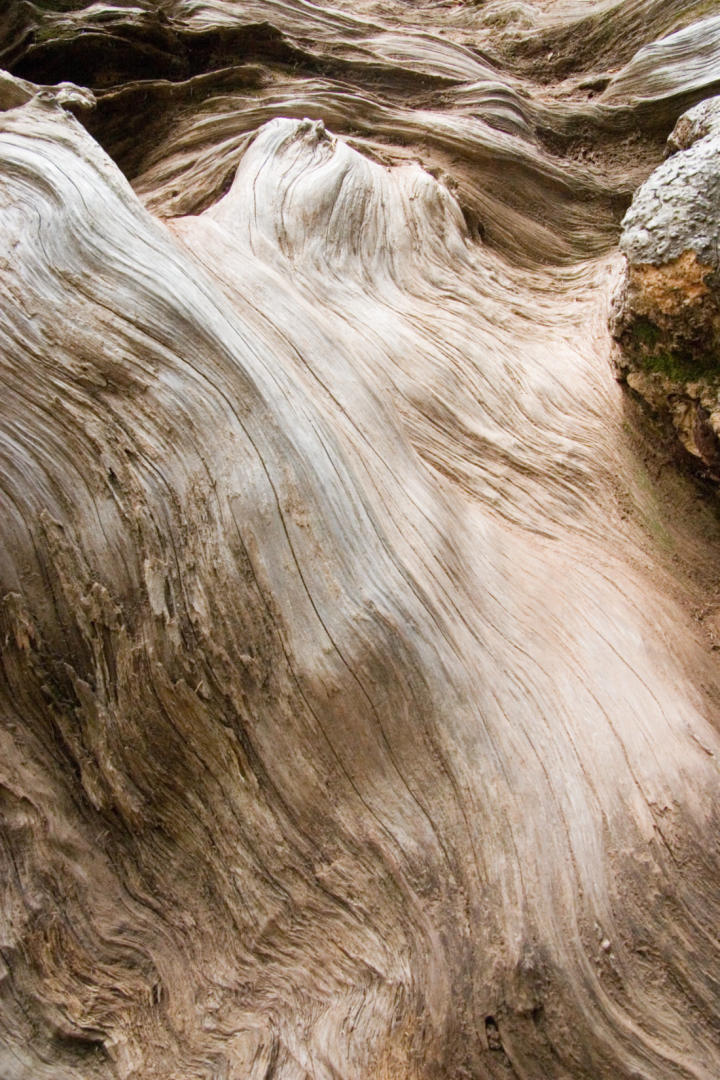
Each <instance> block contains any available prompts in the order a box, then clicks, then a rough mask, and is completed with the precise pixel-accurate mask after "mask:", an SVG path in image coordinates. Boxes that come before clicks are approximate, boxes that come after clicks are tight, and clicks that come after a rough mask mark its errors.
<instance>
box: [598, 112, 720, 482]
mask: <svg viewBox="0 0 720 1080" xmlns="http://www.w3.org/2000/svg"><path fill="white" fill-rule="evenodd" d="M668 152H669V154H670V155H671V156H670V157H669V158H668V159H667V160H666V161H665V162H663V164H662V165H660V166H659V167H658V168H657V169H656V170H655V171H654V172H653V173H652V174H651V176H650V177H649V178H648V180H647V181H646V182H645V183H644V184H643V185H642V186H641V187H640V188H639V189H638V191H637V192H636V194H635V197H634V199H633V201H632V205H631V206H630V209H629V210H628V212H627V214H626V215H625V217H624V219H623V223H622V229H623V231H622V236H621V240H620V248H621V250H622V252H623V254H624V255H625V259H626V264H625V269H624V273H623V277H622V280H621V283H620V286H619V288H618V291H617V293H616V296H615V300H614V305H613V315H612V320H611V326H612V330H613V334H614V336H615V338H616V339H617V341H618V343H619V345H620V349H619V351H618V354H617V357H616V362H617V367H618V371H619V373H620V375H621V377H622V378H624V379H625V381H626V382H627V383H628V385H629V386H630V387H631V388H632V389H633V390H635V391H636V392H637V393H639V394H640V395H641V397H643V398H644V399H645V401H646V402H647V403H648V404H649V405H650V406H651V407H652V408H653V409H654V410H655V411H656V412H658V413H659V414H661V415H663V416H665V417H666V418H670V419H671V420H672V423H673V425H674V427H675V429H676V431H677V433H678V436H679V438H680V441H681V442H682V444H683V445H684V447H685V449H686V450H688V451H689V453H690V454H691V455H692V456H693V457H694V458H696V459H698V460H699V461H700V462H701V463H702V465H703V466H704V467H706V469H709V470H710V473H711V475H713V476H716V474H720V444H719V443H718V438H717V435H718V431H719V430H720V250H719V248H720V168H719V166H720V97H715V98H709V99H707V100H706V101H703V102H701V103H700V104H699V105H697V106H695V107H694V108H693V109H690V110H689V111H688V112H686V113H684V114H683V115H682V116H681V117H680V119H679V120H678V122H677V124H676V125H675V128H674V129H673V132H672V133H671V135H670V137H669V138H668Z"/></svg>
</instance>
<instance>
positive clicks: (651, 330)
mask: <svg viewBox="0 0 720 1080" xmlns="http://www.w3.org/2000/svg"><path fill="white" fill-rule="evenodd" d="M630 333H631V334H632V337H633V338H634V339H635V341H636V343H638V344H639V345H644V346H647V348H649V349H653V348H654V347H655V346H656V345H657V343H658V341H659V340H660V335H661V331H660V327H659V326H656V325H655V323H654V322H651V321H650V319H646V318H639V319H636V320H635V322H634V323H633V325H632V329H631V331H630Z"/></svg>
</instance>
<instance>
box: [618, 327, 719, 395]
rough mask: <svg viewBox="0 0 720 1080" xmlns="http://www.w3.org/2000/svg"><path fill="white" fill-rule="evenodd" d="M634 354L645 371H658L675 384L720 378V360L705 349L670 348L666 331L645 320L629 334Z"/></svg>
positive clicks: (632, 328)
mask: <svg viewBox="0 0 720 1080" xmlns="http://www.w3.org/2000/svg"><path fill="white" fill-rule="evenodd" d="M628 336H629V339H630V341H629V346H630V352H631V354H632V355H633V356H634V358H635V360H636V362H637V363H638V364H639V365H640V367H642V368H643V369H644V370H645V371H657V372H659V373H660V374H661V375H665V376H667V378H668V379H673V380H674V381H675V382H692V381H693V380H694V379H702V378H707V377H708V376H712V375H714V376H720V357H718V355H717V353H715V352H714V351H713V352H709V351H704V350H703V349H701V348H694V347H690V346H688V347H687V348H684V349H683V348H674V349H673V348H668V346H667V343H666V341H664V340H663V339H664V335H663V331H662V330H661V329H660V327H659V326H657V325H656V324H655V323H654V322H652V320H650V319H648V318H645V317H644V316H641V317H640V318H637V319H635V321H634V322H633V324H632V326H631V327H630V328H629V331H628Z"/></svg>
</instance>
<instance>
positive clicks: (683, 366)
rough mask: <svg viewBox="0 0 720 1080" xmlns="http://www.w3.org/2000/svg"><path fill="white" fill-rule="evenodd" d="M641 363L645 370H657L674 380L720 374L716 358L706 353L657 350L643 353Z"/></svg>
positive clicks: (687, 379) (688, 380)
mask: <svg viewBox="0 0 720 1080" xmlns="http://www.w3.org/2000/svg"><path fill="white" fill-rule="evenodd" d="M641 363H642V366H643V367H644V368H645V370H646V371H657V372H659V373H660V374H661V375H666V376H667V378H668V379H672V380H673V381H674V382H693V380H695V379H701V378H705V377H707V376H708V375H718V374H720V372H719V371H718V363H717V358H716V357H715V356H709V355H707V354H697V355H696V354H693V353H684V352H673V351H667V352H663V351H662V350H658V351H656V352H652V353H647V354H646V355H644V356H643V357H642V360H641Z"/></svg>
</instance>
